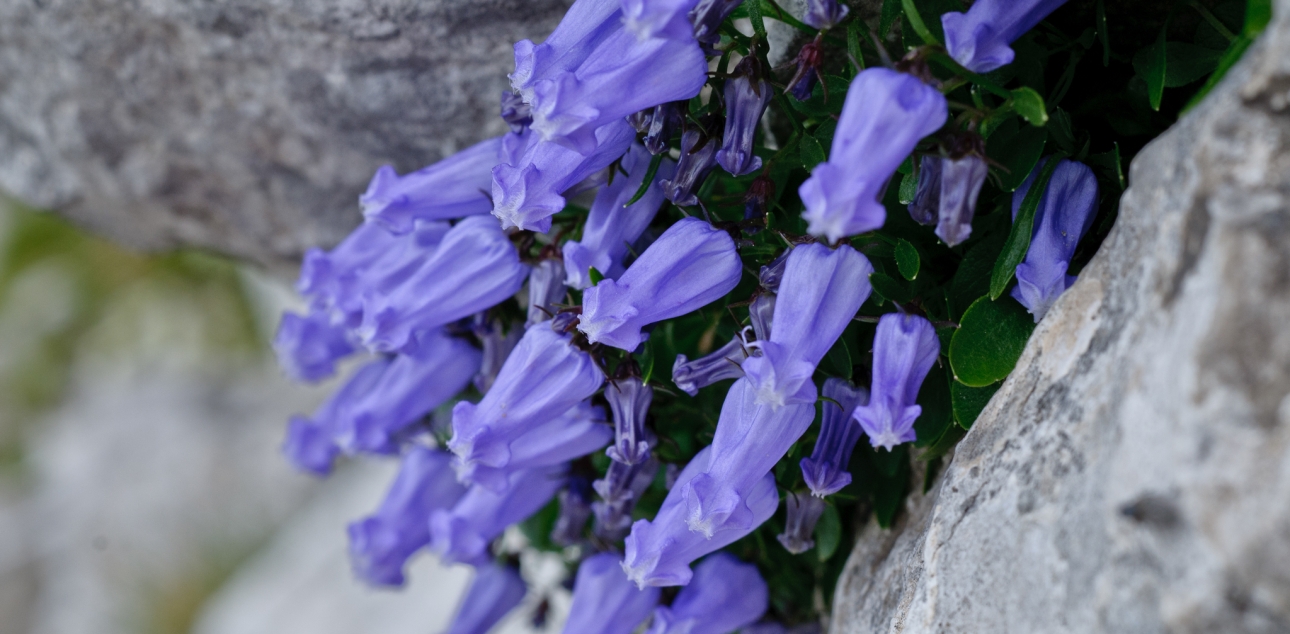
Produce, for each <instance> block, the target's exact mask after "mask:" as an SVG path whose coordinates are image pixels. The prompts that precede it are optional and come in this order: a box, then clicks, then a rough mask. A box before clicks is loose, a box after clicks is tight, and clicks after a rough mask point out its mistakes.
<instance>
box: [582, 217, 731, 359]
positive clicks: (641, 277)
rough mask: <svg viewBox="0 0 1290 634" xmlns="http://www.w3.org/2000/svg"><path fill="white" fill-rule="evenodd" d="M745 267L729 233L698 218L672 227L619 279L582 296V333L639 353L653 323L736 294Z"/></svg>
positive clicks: (600, 284)
mask: <svg viewBox="0 0 1290 634" xmlns="http://www.w3.org/2000/svg"><path fill="white" fill-rule="evenodd" d="M742 275H743V264H742V263H741V262H740V261H739V255H738V253H736V251H735V242H734V240H733V239H731V237H730V234H728V233H726V232H725V231H722V230H720V229H717V228H714V227H713V226H712V225H710V224H708V223H707V222H704V221H703V220H699V219H697V218H685V219H683V220H681V221H679V222H677V223H676V224H674V225H672V226H671V227H669V228H668V230H667V231H665V232H663V235H661V236H659V238H658V241H657V242H655V243H654V244H652V245H650V247H649V248H648V249H645V252H644V253H642V254H641V255H640V257H639V258H637V259H636V261H635V262H633V263H632V265H631V266H629V267H627V271H625V272H624V273H623V274H622V276H620V277H619V278H618V279H617V280H612V279H607V278H606V279H603V280H601V281H600V283H599V284H597V285H595V286H593V287H591V288H589V289H587V290H586V291H585V292H584V293H583V295H582V304H583V306H582V317H581V319H580V320H579V322H578V330H580V331H582V333H583V334H585V335H586V336H587V340H588V341H590V342H591V343H603V344H605V345H609V346H613V347H615V348H619V349H621V350H627V351H631V350H635V349H636V347H637V346H639V345H640V344H641V342H642V341H644V340H645V337H646V336H645V335H644V334H642V333H641V329H642V328H644V327H646V326H648V325H649V324H652V323H655V322H659V321H663V320H665V319H671V318H673V317H680V316H681V315H684V314H686V313H689V312H692V311H694V310H698V309H699V308H701V307H703V306H706V305H707V304H710V303H712V302H714V301H716V300H718V299H720V298H721V297H722V296H724V295H725V294H726V293H729V292H730V291H732V290H734V288H735V286H737V285H738V284H739V278H740V276H742Z"/></svg>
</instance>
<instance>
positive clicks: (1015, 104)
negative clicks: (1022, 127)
mask: <svg viewBox="0 0 1290 634" xmlns="http://www.w3.org/2000/svg"><path fill="white" fill-rule="evenodd" d="M1012 109H1013V110H1016V111H1017V114H1019V115H1021V118H1023V119H1025V120H1026V121H1028V122H1029V123H1030V125H1033V126H1043V125H1044V124H1046V123H1048V109H1047V107H1046V106H1045V105H1044V98H1043V97H1041V96H1040V95H1039V93H1037V92H1035V91H1034V90H1033V89H1032V88H1029V87H1027V86H1022V87H1021V88H1018V89H1016V90H1014V91H1012Z"/></svg>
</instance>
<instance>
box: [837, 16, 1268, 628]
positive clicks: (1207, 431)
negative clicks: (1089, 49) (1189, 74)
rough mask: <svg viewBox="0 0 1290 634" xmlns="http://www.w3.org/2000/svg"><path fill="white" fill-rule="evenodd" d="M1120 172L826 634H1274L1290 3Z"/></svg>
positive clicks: (857, 559) (864, 553)
mask: <svg viewBox="0 0 1290 634" xmlns="http://www.w3.org/2000/svg"><path fill="white" fill-rule="evenodd" d="M1276 10H1277V18H1276V21H1275V22H1274V23H1273V24H1272V25H1271V26H1270V27H1269V29H1268V31H1267V33H1266V34H1265V35H1264V36H1263V38H1262V39H1261V40H1260V42H1259V43H1257V44H1256V45H1255V46H1254V47H1253V48H1252V49H1251V50H1250V52H1249V53H1248V54H1247V57H1246V59H1245V60H1244V61H1242V62H1241V64H1240V65H1239V66H1238V67H1237V68H1236V69H1234V70H1233V72H1231V73H1230V75H1229V76H1228V77H1227V79H1226V80H1225V81H1224V83H1223V84H1222V86H1221V87H1220V89H1218V90H1217V91H1216V92H1215V93H1214V94H1213V95H1212V96H1211V97H1210V98H1209V99H1208V100H1207V101H1206V102H1205V103H1204V104H1202V105H1201V106H1200V107H1198V108H1197V109H1196V110H1195V111H1194V112H1192V113H1190V114H1189V115H1188V116H1186V117H1185V118H1184V119H1183V120H1182V121H1180V122H1179V123H1178V124H1177V125H1176V126H1174V128H1173V129H1171V130H1170V131H1169V132H1168V133H1166V134H1165V135H1163V136H1162V137H1160V138H1159V139H1157V140H1156V141H1154V142H1153V143H1152V144H1151V145H1150V146H1149V147H1148V148H1147V149H1145V150H1144V151H1143V152H1142V153H1141V154H1140V155H1139V156H1138V157H1137V159H1136V160H1135V161H1134V163H1133V166H1132V170H1131V178H1130V182H1131V186H1130V188H1129V190H1128V192H1127V193H1126V194H1125V195H1124V197H1123V199H1122V202H1121V211H1120V216H1119V220H1118V222H1117V224H1116V227H1115V230H1114V231H1113V233H1112V234H1111V236H1110V237H1109V238H1108V240H1107V241H1106V243H1105V244H1104V246H1103V248H1102V250H1101V252H1100V253H1099V254H1098V255H1097V256H1096V257H1095V258H1094V260H1093V262H1092V263H1091V264H1090V265H1089V266H1088V267H1087V268H1086V269H1085V270H1084V272H1083V273H1082V274H1081V276H1080V279H1079V281H1078V282H1077V283H1076V284H1075V286H1074V287H1072V288H1071V289H1070V291H1068V292H1067V294H1066V295H1065V296H1064V297H1063V298H1062V299H1061V300H1060V301H1059V302H1058V303H1057V305H1056V307H1055V308H1054V310H1053V311H1052V312H1051V313H1050V314H1049V315H1048V316H1047V317H1046V318H1045V319H1044V321H1043V322H1042V323H1041V324H1040V326H1039V327H1038V329H1037V330H1036V331H1035V334H1034V337H1033V338H1032V339H1031V341H1030V343H1029V345H1028V346H1027V348H1026V352H1025V353H1024V355H1023V356H1022V358H1021V360H1020V362H1019V364H1018V369H1017V370H1016V371H1015V372H1014V373H1013V375H1012V376H1011V377H1009V378H1008V379H1007V381H1006V383H1005V384H1004V386H1003V388H1002V389H1001V390H1000V391H999V392H998V394H997V395H996V396H995V397H994V399H993V400H992V401H991V403H990V405H989V407H988V408H987V409H986V411H985V412H984V413H983V414H982V416H981V418H980V419H979V420H978V421H977V422H976V424H975V426H974V428H973V429H972V430H971V431H970V432H969V433H968V435H967V437H966V438H965V439H964V440H963V442H962V443H961V444H960V445H959V446H958V449H957V451H956V454H955V455H954V457H953V459H952V461H951V462H950V463H949V465H948V466H947V468H946V469H945V471H944V475H943V476H942V477H941V478H940V479H939V481H938V482H937V483H936V485H935V487H934V488H933V490H932V491H931V492H930V493H929V494H928V495H926V496H919V495H917V494H915V495H913V496H911V498H910V502H909V506H908V508H907V510H906V512H905V513H904V515H903V517H902V519H901V521H900V523H899V526H897V527H896V529H895V530H892V531H882V530H880V529H878V528H877V526H876V525H874V524H873V523H870V525H869V526H867V527H866V528H865V529H864V530H863V533H862V536H861V539H860V541H859V543H858V544H857V546H856V548H855V550H854V552H853V553H852V555H851V559H850V561H849V563H848V567H847V570H846V572H845V573H844V575H843V578H842V580H841V581H840V583H839V586H838V591H837V595H836V598H835V602H834V605H835V610H836V611H835V614H834V619H833V624H832V630H831V631H832V632H833V633H834V634H859V633H861V632H1027V633H1030V632H1134V633H1151V632H1174V633H1185V632H1216V631H1223V632H1260V633H1261V632H1290V397H1288V394H1290V329H1288V328H1287V324H1290V1H1288V0H1279V1H1278V2H1277V3H1276Z"/></svg>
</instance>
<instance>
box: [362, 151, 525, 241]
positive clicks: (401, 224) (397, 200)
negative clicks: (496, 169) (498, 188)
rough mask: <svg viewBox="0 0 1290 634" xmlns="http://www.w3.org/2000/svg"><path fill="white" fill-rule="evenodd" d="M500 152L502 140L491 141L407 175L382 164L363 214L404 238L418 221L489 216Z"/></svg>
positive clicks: (366, 197)
mask: <svg viewBox="0 0 1290 634" xmlns="http://www.w3.org/2000/svg"><path fill="white" fill-rule="evenodd" d="M501 149H502V138H501V137H496V138H492V139H488V140H487V141H483V142H481V143H477V144H475V145H472V146H471V147H468V148H466V149H464V150H462V151H460V152H458V153H456V154H454V155H452V156H450V157H448V158H446V159H443V160H442V161H439V162H438V163H435V164H434V165H431V166H430V167H426V168H423V169H420V170H417V171H415V172H412V173H411V174H408V175H406V176H399V175H398V174H397V173H396V172H395V171H394V168H393V167H390V166H389V165H385V166H382V167H381V168H380V169H378V170H376V175H375V176H373V177H372V182H371V183H370V184H369V185H368V186H367V191H366V192H365V193H364V194H363V195H362V196H359V198H358V202H359V204H361V205H362V206H363V216H365V217H366V218H367V219H368V220H373V221H376V222H378V223H380V224H382V225H384V226H385V227H386V228H388V229H389V230H390V231H391V232H393V233H398V234H401V233H407V232H409V231H411V230H412V222H413V221H414V220H452V219H455V218H464V217H466V216H477V215H481V214H486V213H488V212H490V211H492V209H493V204H492V201H490V200H489V199H488V189H489V187H490V186H491V184H492V182H493V175H492V170H493V166H494V165H497V162H498V160H499V153H500V152H501Z"/></svg>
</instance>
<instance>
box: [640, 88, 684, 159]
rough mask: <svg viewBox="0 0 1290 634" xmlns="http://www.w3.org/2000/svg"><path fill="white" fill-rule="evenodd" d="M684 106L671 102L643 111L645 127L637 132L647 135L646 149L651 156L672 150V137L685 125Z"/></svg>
mask: <svg viewBox="0 0 1290 634" xmlns="http://www.w3.org/2000/svg"><path fill="white" fill-rule="evenodd" d="M683 105H685V104H684V103H677V102H675V101H670V102H668V103H664V104H659V105H657V106H654V107H653V108H652V109H646V110H642V111H641V112H642V113H644V115H643V119H642V123H643V124H644V125H643V126H642V127H641V128H637V131H638V132H641V133H643V134H644V135H645V149H647V150H649V153H650V154H655V155H657V154H662V153H664V152H666V151H668V150H669V149H671V145H670V144H671V142H672V135H674V134H676V131H677V130H679V129H680V128H681V124H683V123H685V115H684V114H682V111H681V107H682V106H683Z"/></svg>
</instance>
